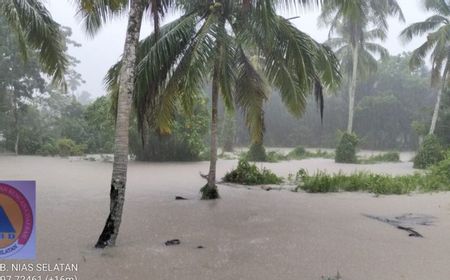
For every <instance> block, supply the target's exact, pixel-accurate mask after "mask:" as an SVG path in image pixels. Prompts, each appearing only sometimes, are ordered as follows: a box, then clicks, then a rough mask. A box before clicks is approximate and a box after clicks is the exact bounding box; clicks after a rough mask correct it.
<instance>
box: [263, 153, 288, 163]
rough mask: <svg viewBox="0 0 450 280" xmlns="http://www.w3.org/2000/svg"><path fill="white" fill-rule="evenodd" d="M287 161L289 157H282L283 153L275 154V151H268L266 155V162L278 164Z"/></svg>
mask: <svg viewBox="0 0 450 280" xmlns="http://www.w3.org/2000/svg"><path fill="white" fill-rule="evenodd" d="M284 160H289V157H288V156H286V155H284V154H283V153H280V152H276V151H270V152H268V153H267V156H266V160H265V161H267V162H279V161H284Z"/></svg>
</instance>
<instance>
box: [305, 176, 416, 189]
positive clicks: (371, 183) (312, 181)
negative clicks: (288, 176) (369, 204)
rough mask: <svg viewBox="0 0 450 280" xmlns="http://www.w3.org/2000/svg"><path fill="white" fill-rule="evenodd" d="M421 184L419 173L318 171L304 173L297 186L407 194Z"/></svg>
mask: <svg viewBox="0 0 450 280" xmlns="http://www.w3.org/2000/svg"><path fill="white" fill-rule="evenodd" d="M423 186H424V177H423V176H421V175H419V174H416V175H409V176H396V177H393V176H389V175H378V174H372V173H367V172H358V173H354V174H352V175H345V174H342V173H337V174H331V175H330V174H326V173H325V172H318V173H316V174H314V175H311V176H310V175H308V174H307V173H304V174H303V175H302V176H301V180H300V182H299V187H298V188H300V189H302V190H304V191H306V192H310V193H329V192H358V191H362V192H369V193H375V194H407V193H411V192H414V191H417V190H419V189H420V188H421V187H423Z"/></svg>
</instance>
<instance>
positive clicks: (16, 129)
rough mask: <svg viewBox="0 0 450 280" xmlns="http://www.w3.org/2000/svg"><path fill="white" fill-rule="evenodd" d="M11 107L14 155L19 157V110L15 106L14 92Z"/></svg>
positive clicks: (16, 105)
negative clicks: (14, 137)
mask: <svg viewBox="0 0 450 280" xmlns="http://www.w3.org/2000/svg"><path fill="white" fill-rule="evenodd" d="M11 98H12V103H13V104H12V105H13V115H14V133H15V134H16V140H15V142H14V153H15V154H16V156H18V155H19V140H20V136H19V134H20V133H19V108H18V104H17V97H16V94H15V93H14V92H12V93H11Z"/></svg>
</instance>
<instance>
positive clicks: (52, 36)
mask: <svg viewBox="0 0 450 280" xmlns="http://www.w3.org/2000/svg"><path fill="white" fill-rule="evenodd" d="M0 17H1V18H3V19H4V20H5V21H6V22H7V24H8V25H9V28H10V29H11V32H13V33H14V34H15V35H16V37H17V41H18V43H19V46H20V49H21V51H22V55H23V57H24V58H25V60H26V59H27V52H28V50H29V49H31V50H33V51H36V53H37V55H38V58H39V60H40V63H41V65H42V68H43V70H44V72H46V73H47V74H49V75H51V76H52V77H53V81H54V82H55V83H57V84H60V85H65V82H64V74H65V72H66V69H67V66H68V60H67V57H66V53H65V49H66V45H65V40H64V36H63V34H62V32H61V30H60V26H59V24H58V23H56V22H55V21H54V20H53V19H52V17H51V15H50V13H49V12H48V10H47V9H46V8H45V6H44V4H43V3H42V1H40V0H2V1H0Z"/></svg>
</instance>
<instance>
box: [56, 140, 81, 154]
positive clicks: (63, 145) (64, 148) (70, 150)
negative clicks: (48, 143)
mask: <svg viewBox="0 0 450 280" xmlns="http://www.w3.org/2000/svg"><path fill="white" fill-rule="evenodd" d="M56 147H57V150H58V154H59V155H60V156H62V157H68V156H81V155H83V154H84V150H85V146H84V145H77V144H76V143H75V142H74V141H73V140H72V139H68V138H63V139H58V140H57V141H56Z"/></svg>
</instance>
